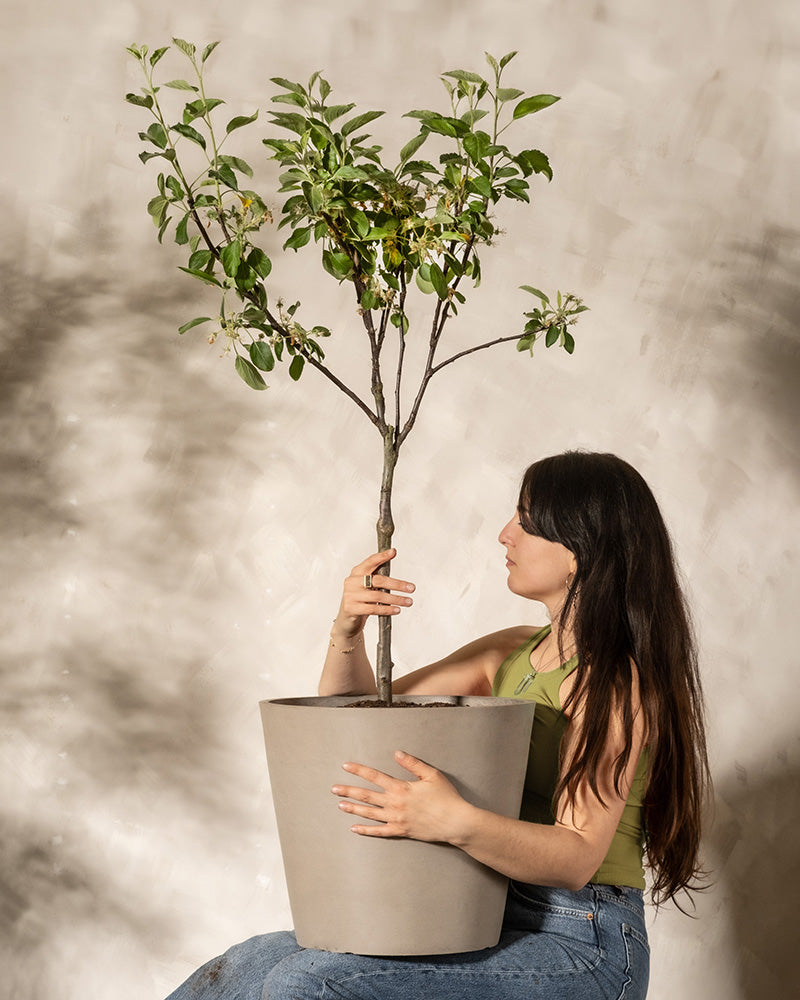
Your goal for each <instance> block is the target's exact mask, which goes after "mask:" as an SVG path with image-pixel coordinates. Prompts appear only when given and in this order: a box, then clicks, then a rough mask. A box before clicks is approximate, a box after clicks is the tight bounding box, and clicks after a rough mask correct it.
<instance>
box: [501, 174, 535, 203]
mask: <svg viewBox="0 0 800 1000" xmlns="http://www.w3.org/2000/svg"><path fill="white" fill-rule="evenodd" d="M503 194H504V195H505V196H506V197H507V198H516V199H517V200H518V201H530V197H529V196H528V182H527V181H523V180H520V179H519V178H517V179H516V180H511V181H507V182H506V184H505V185H504V187H503Z"/></svg>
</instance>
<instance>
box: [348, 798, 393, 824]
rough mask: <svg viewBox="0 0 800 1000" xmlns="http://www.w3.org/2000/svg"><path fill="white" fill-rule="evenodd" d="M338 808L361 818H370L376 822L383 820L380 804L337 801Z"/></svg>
mask: <svg viewBox="0 0 800 1000" xmlns="http://www.w3.org/2000/svg"><path fill="white" fill-rule="evenodd" d="M338 806H339V809H340V810H341V811H342V812H344V813H348V814H349V815H351V816H360V817H361V819H371V820H374V821H375V822H376V823H382V822H383V809H381V807H380V806H370V805H361V804H360V803H358V802H339V803H338Z"/></svg>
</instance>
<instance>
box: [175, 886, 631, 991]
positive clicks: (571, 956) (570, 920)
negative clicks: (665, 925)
mask: <svg viewBox="0 0 800 1000" xmlns="http://www.w3.org/2000/svg"><path fill="white" fill-rule="evenodd" d="M647 959H648V955H647V939H646V931H645V928H644V918H643V915H642V906H641V893H637V892H636V891H635V890H617V889H615V888H613V887H609V886H587V887H586V888H585V889H582V890H580V891H579V892H577V893H572V892H569V891H567V890H560V889H545V888H540V887H534V886H517V885H512V887H511V889H510V891H509V901H508V906H507V908H506V919H505V922H504V927H503V934H502V937H501V940H500V943H499V944H498V945H497V946H496V947H495V948H487V949H485V950H484V951H479V952H469V953H466V954H459V955H438V956H424V957H422V956H420V957H413V958H387V957H376V956H363V955H350V954H337V953H333V952H321V951H314V950H311V949H301V948H300V947H299V946H298V944H297V942H296V940H295V938H294V935H293V934H291V933H289V932H280V933H277V934H264V935H260V936H258V937H254V938H250V940H249V941H245V942H243V943H242V944H240V945H236V946H234V947H233V948H231V949H229V950H228V951H227V952H226V953H225V954H224V955H222V956H220V958H218V959H215V960H214V961H212V962H209V963H207V965H205V966H203V967H202V968H201V969H198V971H197V972H196V973H195V974H194V975H193V976H192V977H190V979H189V980H187V982H186V983H184V985H183V986H182V987H180V988H179V989H178V990H176V991H175V993H173V994H172V995H171V996H170V997H169V998H168V1000H262V998H263V1000H334V998H336V1000H456V998H457V1000H486V998H492V1000H523V998H524V1000H540V998H541V1000H544V998H547V1000H561V998H564V1000H603V998H608V1000H621V998H623V997H624V1000H642V998H643V997H644V996H645V993H646V990H647V972H648V960H647Z"/></svg>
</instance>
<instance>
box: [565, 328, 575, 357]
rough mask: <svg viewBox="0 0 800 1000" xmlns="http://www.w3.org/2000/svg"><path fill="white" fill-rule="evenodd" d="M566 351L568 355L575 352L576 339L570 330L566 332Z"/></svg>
mask: <svg viewBox="0 0 800 1000" xmlns="http://www.w3.org/2000/svg"><path fill="white" fill-rule="evenodd" d="M564 350H565V351H566V352H567V354H572V352H573V351H574V350H575V338H574V337H573V336H572V334H571V333H570V332H569V330H564Z"/></svg>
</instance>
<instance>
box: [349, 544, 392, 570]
mask: <svg viewBox="0 0 800 1000" xmlns="http://www.w3.org/2000/svg"><path fill="white" fill-rule="evenodd" d="M396 555H397V549H384V550H383V552H373V554H372V555H371V556H367V558H366V559H364V560H363V561H362V562H360V563H359V564H358V565H357V566H354V567H353V576H364V575H365V574H366V573H374V572H375V570H376V569H377V568H378V567H379V566H383V564H384V563H388V562H391V561H392V559H394V557H395V556H396Z"/></svg>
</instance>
